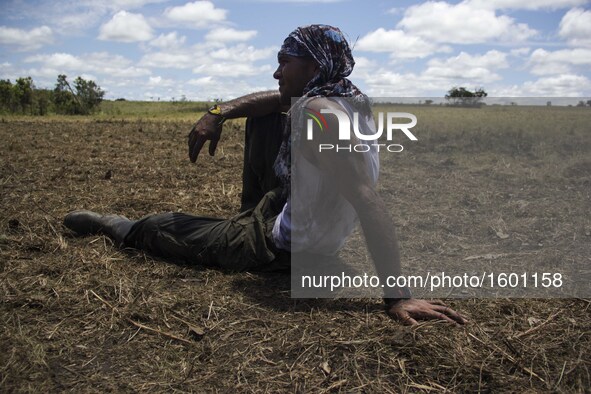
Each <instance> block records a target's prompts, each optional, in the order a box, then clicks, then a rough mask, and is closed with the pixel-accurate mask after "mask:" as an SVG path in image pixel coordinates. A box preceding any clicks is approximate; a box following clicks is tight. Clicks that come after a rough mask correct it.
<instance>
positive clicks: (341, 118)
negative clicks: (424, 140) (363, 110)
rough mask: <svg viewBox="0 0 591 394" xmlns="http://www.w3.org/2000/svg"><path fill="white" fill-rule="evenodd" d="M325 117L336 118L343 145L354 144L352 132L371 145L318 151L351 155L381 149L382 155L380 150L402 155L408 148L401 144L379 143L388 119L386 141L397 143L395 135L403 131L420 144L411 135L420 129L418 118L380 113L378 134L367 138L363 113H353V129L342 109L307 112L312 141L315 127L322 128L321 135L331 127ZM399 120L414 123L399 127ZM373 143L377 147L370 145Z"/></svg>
mask: <svg viewBox="0 0 591 394" xmlns="http://www.w3.org/2000/svg"><path fill="white" fill-rule="evenodd" d="M323 114H332V115H334V116H336V117H337V121H338V125H339V130H338V133H339V134H338V135H339V141H351V129H353V133H354V134H355V137H357V138H358V139H359V140H360V141H368V142H367V143H365V142H363V143H359V144H351V143H349V144H318V151H319V152H322V151H326V150H335V151H337V152H338V151H348V152H368V151H369V150H370V149H371V147H372V146H373V147H375V148H377V150H378V152H379V151H380V149H383V148H385V149H386V150H387V151H388V152H402V150H403V149H404V147H403V146H402V145H400V144H385V143H378V139H379V138H380V137H381V136H382V134H383V133H384V118H385V119H386V121H385V123H386V127H385V130H386V140H387V141H388V142H391V141H392V140H393V136H394V131H395V130H400V131H402V132H403V133H404V135H406V137H407V138H408V139H409V140H411V141H417V140H418V139H417V137H415V136H414V134H413V133H411V132H410V129H411V128H413V127H414V126H416V125H417V117H416V116H414V115H413V114H410V113H407V112H386V113H385V114H384V113H383V112H379V113H378V127H377V130H376V131H375V133H374V134H364V133H362V132H361V131H360V129H359V113H358V112H354V113H353V122H352V123H353V127H351V119H350V117H349V115H348V114H347V113H346V112H344V111H340V110H338V109H324V108H323V109H321V110H320V112H316V111H312V110H307V111H306V115H307V116H308V119H307V123H306V131H307V133H306V137H307V139H308V140H309V141H311V140H312V139H313V138H314V123H316V125H318V128H319V129H320V132H325V131H326V132H328V131H330V130H329V126H328V122H327V121H326V118H325V117H324V115H323ZM395 119H410V123H395ZM369 141H373V143H369Z"/></svg>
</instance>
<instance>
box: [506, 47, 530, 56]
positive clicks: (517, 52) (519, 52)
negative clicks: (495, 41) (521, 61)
mask: <svg viewBox="0 0 591 394" xmlns="http://www.w3.org/2000/svg"><path fill="white" fill-rule="evenodd" d="M530 52H531V48H526V47H524V48H515V49H511V55H513V56H527V55H529V53H530Z"/></svg>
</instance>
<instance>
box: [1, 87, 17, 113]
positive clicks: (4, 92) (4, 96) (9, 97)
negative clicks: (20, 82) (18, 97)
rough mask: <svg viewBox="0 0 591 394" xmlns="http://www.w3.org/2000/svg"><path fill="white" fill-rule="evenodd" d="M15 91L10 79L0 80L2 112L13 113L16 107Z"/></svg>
mask: <svg viewBox="0 0 591 394" xmlns="http://www.w3.org/2000/svg"><path fill="white" fill-rule="evenodd" d="M13 102H14V90H13V87H12V82H10V79H2V80H0V110H2V111H7V112H12V111H13V105H14V103H13Z"/></svg>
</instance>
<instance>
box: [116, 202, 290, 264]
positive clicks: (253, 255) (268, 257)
mask: <svg viewBox="0 0 591 394" xmlns="http://www.w3.org/2000/svg"><path fill="white" fill-rule="evenodd" d="M281 198H282V197H281V193H280V191H279V190H273V191H271V192H269V193H267V194H266V195H265V196H264V197H263V198H262V199H261V201H260V202H259V204H258V205H257V206H256V207H255V208H253V209H250V210H248V211H245V212H242V213H240V214H239V215H237V216H234V217H233V218H231V219H227V220H223V219H213V218H204V217H197V216H192V215H187V214H184V213H178V212H177V213H164V214H159V215H153V216H148V217H145V218H143V219H141V220H139V221H138V222H136V223H135V224H134V226H133V227H132V229H131V231H130V232H129V234H128V235H127V237H126V238H125V246H128V247H132V248H136V249H141V250H144V251H146V252H149V253H151V254H153V255H156V256H160V257H165V258H177V259H182V260H184V261H187V262H189V263H196V264H203V265H208V266H214V267H218V268H224V269H229V270H233V271H244V270H261V269H262V270H269V269H270V266H275V265H277V264H279V262H280V263H281V264H282V265H285V256H284V254H285V252H281V251H279V250H278V249H276V248H275V246H274V244H273V241H272V230H273V224H274V223H275V218H276V217H277V215H278V214H279V212H280V211H281V208H282V206H283V203H282V201H281ZM279 257H281V259H279ZM284 268H285V266H282V267H281V268H279V267H277V268H276V269H284ZM271 269H272V268H271Z"/></svg>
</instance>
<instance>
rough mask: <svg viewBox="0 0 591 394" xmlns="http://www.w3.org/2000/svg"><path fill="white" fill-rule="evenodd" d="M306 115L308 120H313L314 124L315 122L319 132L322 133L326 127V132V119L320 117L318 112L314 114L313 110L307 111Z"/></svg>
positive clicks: (322, 116)
mask: <svg viewBox="0 0 591 394" xmlns="http://www.w3.org/2000/svg"><path fill="white" fill-rule="evenodd" d="M306 115H308V116H309V117H310V118H312V119H313V120H314V122H316V124H317V125H318V127H320V131H324V128H325V127H326V131H328V122H327V121H326V118H325V117H324V115H322V114H321V113H320V112H316V111H314V110H311V109H307V110H306Z"/></svg>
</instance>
